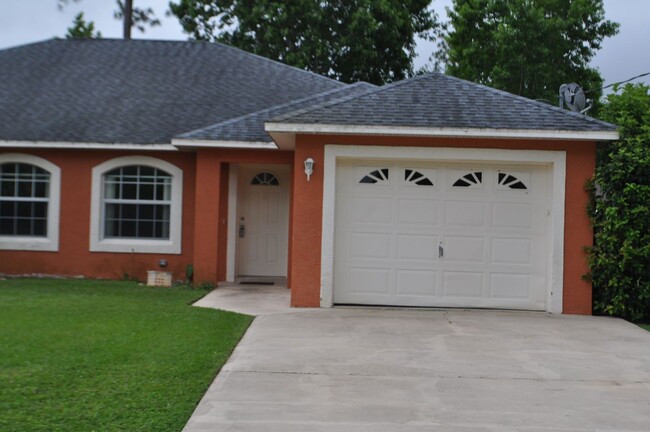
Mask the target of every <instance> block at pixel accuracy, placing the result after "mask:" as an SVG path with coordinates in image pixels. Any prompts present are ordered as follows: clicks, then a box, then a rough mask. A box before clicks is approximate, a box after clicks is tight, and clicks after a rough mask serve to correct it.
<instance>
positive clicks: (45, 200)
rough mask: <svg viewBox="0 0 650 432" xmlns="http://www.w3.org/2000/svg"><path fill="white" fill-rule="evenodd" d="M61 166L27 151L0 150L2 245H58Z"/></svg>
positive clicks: (52, 248)
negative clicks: (27, 153)
mask: <svg viewBox="0 0 650 432" xmlns="http://www.w3.org/2000/svg"><path fill="white" fill-rule="evenodd" d="M60 183H61V170H60V169H59V168H58V167H57V166H56V165H54V164H52V163H51V162H48V161H47V160H45V159H42V158H40V157H37V156H32V155H26V154H17V153H16V154H12V153H5V154H0V249H3V250H37V251H56V250H58V248H59V197H60Z"/></svg>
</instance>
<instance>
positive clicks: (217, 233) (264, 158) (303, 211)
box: [0, 135, 595, 314]
mask: <svg viewBox="0 0 650 432" xmlns="http://www.w3.org/2000/svg"><path fill="white" fill-rule="evenodd" d="M326 144H353V145H386V146H414V147H419V146H427V147H470V148H471V147H474V148H502V149H536V150H560V151H565V152H566V155H567V175H566V214H565V245H564V253H565V264H564V298H563V302H564V312H565V313H574V314H590V313H591V285H590V284H589V283H588V282H586V281H584V280H583V279H582V275H583V274H585V273H586V272H587V264H586V256H585V252H584V248H585V246H589V245H591V244H592V230H591V226H590V222H589V219H588V216H587V213H586V210H585V209H586V206H587V201H588V195H587V193H586V192H585V190H584V185H585V182H586V181H587V180H588V179H589V178H590V177H591V176H592V175H593V172H594V169H595V143H592V142H564V141H533V140H476V139H445V138H404V137H365V136H332V135H329V136H327V135H323V136H316V135H299V136H297V137H296V148H295V151H294V152H288V151H270V150H234V149H232V150H228V149H200V150H198V151H196V152H147V153H146V155H147V156H152V157H157V158H160V159H163V160H165V161H168V162H170V163H172V164H174V165H176V166H177V167H179V168H180V169H182V170H183V173H184V177H183V178H184V183H183V229H182V253H181V254H179V255H168V254H131V253H105V252H90V251H89V241H90V240H89V232H90V195H91V171H92V168H93V167H94V166H96V165H98V164H100V163H102V162H104V161H106V160H109V159H112V158H115V157H120V156H126V155H142V154H144V153H142V152H140V153H135V152H126V151H123V152H122V151H110V152H109V151H91V150H87V151H79V150H33V151H24V150H23V149H20V150H18V149H15V150H13V151H12V150H11V149H7V150H6V152H8V153H27V154H33V155H36V156H39V157H42V158H44V159H47V160H48V161H50V162H52V163H54V164H55V165H57V166H59V167H60V168H61V218H60V234H59V235H60V240H59V251H58V252H27V251H0V272H3V273H9V274H23V273H46V274H62V275H78V274H83V275H85V276H88V277H102V278H113V279H119V278H122V277H124V276H129V277H135V278H138V279H140V280H144V279H145V278H146V271H147V270H153V269H158V260H160V259H166V260H168V261H169V267H168V270H169V271H172V272H173V273H174V279H184V277H185V268H186V266H187V265H188V264H193V265H194V280H195V282H217V281H221V280H224V279H225V273H226V249H227V224H228V220H227V219H228V172H229V164H231V163H241V164H284V165H290V166H292V167H293V179H292V186H291V187H292V193H291V196H290V216H289V217H290V230H289V236H290V241H289V264H288V282H289V286H290V287H291V288H292V297H291V304H292V306H302V307H317V306H318V305H319V304H320V270H321V255H320V254H321V234H322V232H321V222H322V212H323V168H324V167H323V161H324V146H325V145H326ZM3 152H4V151H3ZM308 157H311V158H313V159H314V160H315V166H314V173H313V175H312V176H311V179H310V181H307V179H306V177H305V175H304V171H303V170H304V168H303V161H304V160H305V159H306V158H308Z"/></svg>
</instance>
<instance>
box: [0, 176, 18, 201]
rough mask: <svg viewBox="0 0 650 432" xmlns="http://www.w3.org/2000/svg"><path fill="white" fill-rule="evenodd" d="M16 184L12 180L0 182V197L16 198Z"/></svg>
mask: <svg viewBox="0 0 650 432" xmlns="http://www.w3.org/2000/svg"><path fill="white" fill-rule="evenodd" d="M15 193H16V183H15V182H14V181H12V180H2V184H0V196H3V197H13V196H16V195H15Z"/></svg>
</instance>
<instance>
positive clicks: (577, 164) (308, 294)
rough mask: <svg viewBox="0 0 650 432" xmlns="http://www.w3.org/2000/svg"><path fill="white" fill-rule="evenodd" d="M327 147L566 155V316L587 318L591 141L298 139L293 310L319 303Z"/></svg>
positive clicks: (295, 164) (591, 171) (336, 137)
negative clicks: (310, 169) (305, 165)
mask: <svg viewBox="0 0 650 432" xmlns="http://www.w3.org/2000/svg"><path fill="white" fill-rule="evenodd" d="M326 144H353V145H386V146H412V147H466V148H498V149H522V150H560V151H565V152H566V155H567V158H566V162H567V166H566V213H565V226H564V229H565V239H564V255H565V264H564V297H563V303H564V312H565V313H570V314H591V284H590V283H589V282H587V281H584V280H583V279H582V275H584V274H585V273H586V272H587V270H588V269H587V261H586V255H585V251H584V248H585V246H590V245H591V244H592V240H593V238H592V229H591V225H590V222H589V218H588V216H587V212H586V207H587V203H588V195H587V193H586V192H585V188H584V186H585V183H586V182H587V180H588V179H589V178H591V176H592V175H593V173H594V169H595V158H596V146H595V143H593V142H567V141H541V140H477V139H450V138H419V137H409V138H407V137H368V136H335V135H298V136H297V137H296V149H295V162H294V167H295V173H294V174H295V175H294V178H295V180H294V190H293V197H294V205H293V208H292V217H293V234H292V236H291V243H292V248H293V254H292V256H293V265H292V267H291V269H292V270H291V280H292V298H291V304H292V306H301V307H316V306H318V305H319V303H320V271H321V261H320V260H321V256H320V254H321V234H322V233H321V221H322V213H323V208H322V203H323V199H322V198H323V158H324V146H325V145H326ZM307 157H312V158H314V160H315V166H314V174H313V176H312V177H311V181H309V182H307V180H306V178H305V175H304V173H303V172H302V161H304V160H305V159H306V158H307Z"/></svg>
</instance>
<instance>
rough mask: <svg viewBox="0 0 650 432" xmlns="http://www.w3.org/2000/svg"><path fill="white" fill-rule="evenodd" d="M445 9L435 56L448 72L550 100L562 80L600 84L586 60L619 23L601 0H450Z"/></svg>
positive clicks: (590, 86) (591, 85)
mask: <svg viewBox="0 0 650 432" xmlns="http://www.w3.org/2000/svg"><path fill="white" fill-rule="evenodd" d="M448 14H449V17H450V22H449V23H448V26H449V28H450V30H448V31H446V32H445V34H444V37H443V43H442V50H441V52H440V55H439V56H438V60H439V62H441V63H442V64H443V65H444V66H445V71H446V72H447V73H448V74H450V75H454V76H457V77H460V78H464V79H468V80H471V81H475V82H478V83H481V84H486V85H489V86H491V87H495V88H498V89H501V90H505V91H508V92H510V93H514V94H518V95H522V96H525V97H529V98H534V99H535V98H540V99H547V100H551V101H555V100H557V95H558V89H559V88H560V85H561V84H564V83H570V82H577V83H578V84H580V85H581V86H582V87H583V88H585V89H599V88H600V87H602V78H601V76H600V74H599V72H598V71H597V70H596V69H594V68H591V67H589V61H590V60H591V59H592V58H593V56H594V55H595V53H596V51H597V50H598V49H600V47H601V43H602V41H603V40H604V39H605V38H606V37H610V36H613V35H615V34H616V33H618V27H619V25H618V24H617V23H614V22H612V21H609V20H606V19H605V12H604V9H603V2H602V0H454V1H453V10H448ZM590 96H591V97H592V98H593V99H595V100H597V99H598V98H599V96H600V93H599V92H594V93H593V94H591V95H590Z"/></svg>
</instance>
